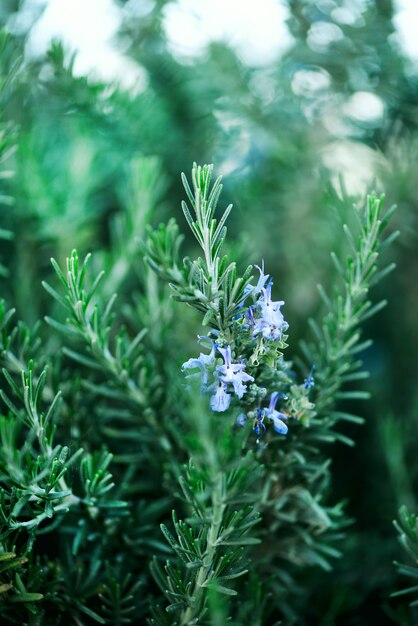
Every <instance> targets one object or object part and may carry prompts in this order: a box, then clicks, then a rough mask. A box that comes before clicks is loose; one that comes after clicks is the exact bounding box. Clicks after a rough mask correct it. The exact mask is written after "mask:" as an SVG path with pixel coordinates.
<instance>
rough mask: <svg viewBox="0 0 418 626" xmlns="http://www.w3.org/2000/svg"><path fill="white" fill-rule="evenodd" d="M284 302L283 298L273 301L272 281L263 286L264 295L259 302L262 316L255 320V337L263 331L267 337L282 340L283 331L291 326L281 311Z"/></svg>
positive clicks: (258, 307) (259, 311)
mask: <svg viewBox="0 0 418 626" xmlns="http://www.w3.org/2000/svg"><path fill="white" fill-rule="evenodd" d="M283 304H284V301H283V300H280V301H277V302H273V300H272V299H271V283H269V284H268V285H267V287H265V288H264V287H263V295H262V296H261V298H260V299H259V300H258V302H257V309H258V313H259V314H260V316H259V317H257V318H256V319H255V321H254V328H253V335H254V337H256V336H257V335H258V334H260V333H261V334H262V335H263V337H264V338H265V339H275V340H279V341H280V339H281V338H282V333H283V331H285V330H286V329H287V328H288V327H289V324H288V323H287V322H286V321H285V319H284V317H283V313H282V312H281V311H280V307H281V306H283Z"/></svg>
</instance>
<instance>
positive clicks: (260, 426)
mask: <svg viewBox="0 0 418 626" xmlns="http://www.w3.org/2000/svg"><path fill="white" fill-rule="evenodd" d="M264 416H265V413H264V411H262V410H261V409H257V416H256V418H255V420H254V432H255V434H256V435H257V441H256V443H260V439H261V437H262V436H263V435H264V433H265V432H266V425H265V424H264Z"/></svg>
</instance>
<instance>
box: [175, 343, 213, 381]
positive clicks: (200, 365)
mask: <svg viewBox="0 0 418 626" xmlns="http://www.w3.org/2000/svg"><path fill="white" fill-rule="evenodd" d="M200 339H201V337H199V340H200ZM214 364H215V344H212V350H211V351H210V353H209V354H203V352H201V353H200V354H199V356H198V357H197V358H196V359H189V360H188V361H186V362H185V363H183V366H182V370H189V369H191V370H193V369H200V376H201V389H202V391H205V390H206V389H207V384H208V377H209V371H208V367H209V368H210V367H211V366H212V367H213V366H214ZM198 376H199V373H198V372H196V373H195V374H189V375H188V376H187V378H197V377H198Z"/></svg>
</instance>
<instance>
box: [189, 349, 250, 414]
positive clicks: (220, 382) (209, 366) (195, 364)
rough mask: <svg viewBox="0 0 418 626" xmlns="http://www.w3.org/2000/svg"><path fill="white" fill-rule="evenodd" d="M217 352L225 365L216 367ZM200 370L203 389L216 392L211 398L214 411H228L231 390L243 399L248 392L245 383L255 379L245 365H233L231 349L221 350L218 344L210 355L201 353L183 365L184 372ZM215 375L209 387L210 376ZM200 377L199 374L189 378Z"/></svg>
mask: <svg viewBox="0 0 418 626" xmlns="http://www.w3.org/2000/svg"><path fill="white" fill-rule="evenodd" d="M216 350H217V351H218V352H220V353H221V355H222V357H223V360H224V363H223V365H218V366H216V357H215V353H216ZM215 366H216V367H215ZM189 369H192V370H193V369H200V376H201V388H202V390H203V391H208V390H209V391H215V393H214V394H213V395H212V396H211V399H210V406H211V409H212V410H213V411H219V412H222V411H226V410H227V409H228V408H229V405H230V403H231V394H230V393H228V390H230V389H231V387H232V390H233V392H234V394H235V395H236V396H237V397H238V398H239V399H241V398H242V397H243V395H244V393H245V392H246V390H247V387H246V385H245V384H244V383H247V382H250V381H251V382H252V381H253V380H254V378H253V377H252V376H250V375H249V374H247V372H246V371H245V364H244V363H242V362H241V363H233V362H232V354H231V347H230V346H226V347H225V348H221V347H219V346H218V344H216V343H213V344H212V350H211V352H210V354H203V353H202V352H201V353H200V355H199V357H198V358H197V359H189V360H188V361H186V363H184V364H183V370H189ZM211 374H213V377H214V383H213V384H211V385H209V386H208V380H209V376H210V375H211ZM196 376H199V372H197V373H196V374H192V375H189V377H193V378H194V377H196Z"/></svg>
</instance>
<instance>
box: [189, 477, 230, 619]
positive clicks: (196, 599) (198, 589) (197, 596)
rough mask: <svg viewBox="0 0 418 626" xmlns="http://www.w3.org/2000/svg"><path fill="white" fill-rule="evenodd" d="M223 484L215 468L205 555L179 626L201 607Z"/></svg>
mask: <svg viewBox="0 0 418 626" xmlns="http://www.w3.org/2000/svg"><path fill="white" fill-rule="evenodd" d="M223 485H224V479H223V473H222V472H221V471H219V470H217V471H216V476H215V482H214V486H213V492H212V511H213V514H212V522H211V525H210V528H209V532H208V536H207V540H206V550H205V555H204V557H203V562H202V565H201V566H200V568H199V572H198V574H197V577H196V582H195V586H194V589H193V593H192V595H191V598H192V600H193V605H192V606H189V607H188V608H187V609H186V611H184V612H183V614H182V616H181V618H180V625H181V626H187V625H188V624H191V623H193V621H192V620H194V619H195V618H196V617H197V615H198V614H199V612H200V609H201V604H202V600H203V595H204V586H205V582H206V581H207V579H208V576H209V575H210V572H211V569H212V564H213V560H214V557H215V554H216V548H217V539H218V535H219V529H220V527H221V524H222V519H223V514H224V511H225V504H224V497H223V496H224V494H223Z"/></svg>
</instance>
